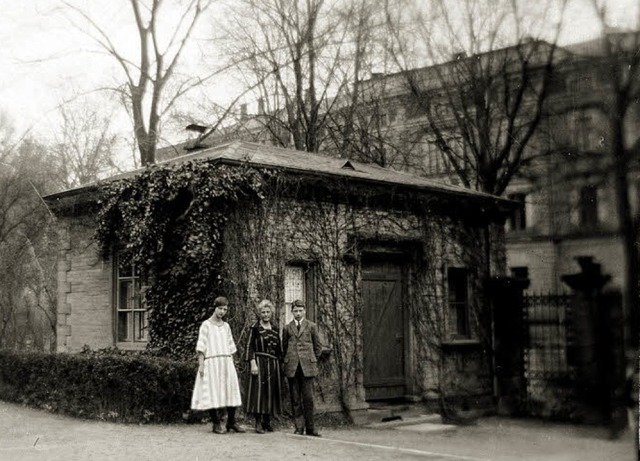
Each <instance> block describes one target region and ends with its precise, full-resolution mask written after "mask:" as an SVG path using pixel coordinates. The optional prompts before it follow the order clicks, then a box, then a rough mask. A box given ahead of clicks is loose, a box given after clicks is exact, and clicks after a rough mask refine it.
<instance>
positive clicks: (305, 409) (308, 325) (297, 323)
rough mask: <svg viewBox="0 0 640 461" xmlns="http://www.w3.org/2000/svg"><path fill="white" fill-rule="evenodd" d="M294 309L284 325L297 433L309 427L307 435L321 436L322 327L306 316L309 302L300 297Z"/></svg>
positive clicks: (292, 406)
mask: <svg viewBox="0 0 640 461" xmlns="http://www.w3.org/2000/svg"><path fill="white" fill-rule="evenodd" d="M291 313H292V314H293V321H291V322H290V323H289V324H288V325H286V326H285V327H284V332H283V334H282V347H283V350H284V373H285V375H286V376H287V379H288V381H289V392H290V393H291V408H292V410H293V417H294V422H295V426H296V430H295V433H296V434H304V433H305V431H306V434H307V435H310V436H314V437H320V434H319V433H318V432H317V431H316V429H315V426H314V423H313V379H314V378H315V377H316V376H317V375H318V358H319V357H320V355H321V354H322V345H321V343H320V337H319V336H318V327H317V326H316V324H315V323H313V322H310V321H309V320H307V319H305V306H304V303H303V302H302V301H300V300H299V299H298V300H295V301H294V302H293V303H292V304H291ZM303 424H304V426H303Z"/></svg>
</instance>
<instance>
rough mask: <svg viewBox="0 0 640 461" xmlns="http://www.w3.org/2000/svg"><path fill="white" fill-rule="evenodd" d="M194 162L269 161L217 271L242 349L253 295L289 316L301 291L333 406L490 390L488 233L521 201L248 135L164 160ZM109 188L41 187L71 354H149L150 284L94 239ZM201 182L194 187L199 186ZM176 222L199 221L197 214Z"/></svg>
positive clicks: (483, 396) (62, 339) (63, 345)
mask: <svg viewBox="0 0 640 461" xmlns="http://www.w3.org/2000/svg"><path fill="white" fill-rule="evenodd" d="M187 163H188V164H190V165H193V167H201V168H205V167H206V168H212V170H211V171H212V172H215V171H218V170H215V168H218V167H220V168H222V167H224V168H227V167H230V168H259V169H261V171H270V172H271V173H270V176H269V177H270V178H271V181H272V182H271V183H270V184H271V186H270V188H268V189H266V190H267V192H265V194H264V199H263V201H262V202H260V204H259V205H257V206H249V204H247V205H246V206H239V207H237V208H235V211H233V213H230V214H229V215H228V217H227V220H226V224H225V227H224V229H223V230H221V232H223V234H224V250H223V251H224V254H223V258H222V261H224V265H223V267H222V269H221V276H222V277H225V278H226V279H227V282H226V285H225V286H226V287H227V291H226V293H225V294H226V295H227V296H228V297H229V298H230V301H231V303H232V305H233V306H235V309H236V313H235V314H234V315H233V318H232V319H230V320H229V321H230V323H232V328H233V330H234V334H235V336H236V339H237V342H238V345H239V347H240V348H242V347H243V345H242V338H243V337H244V336H243V334H244V333H243V332H245V331H246V328H248V326H249V325H251V324H252V322H253V320H252V319H253V317H252V316H251V313H252V311H253V308H254V307H255V304H256V303H257V301H259V300H260V299H262V298H270V299H271V300H272V301H273V302H274V304H275V305H276V306H277V312H276V318H277V319H278V321H279V323H280V325H283V324H284V323H286V322H287V321H289V320H290V318H291V314H290V311H289V309H288V306H289V305H290V303H291V302H292V301H293V300H294V299H303V300H305V301H306V304H307V312H308V315H309V317H310V318H311V319H312V320H314V321H316V322H317V323H318V324H319V325H320V329H321V331H322V333H323V335H324V338H325V343H326V344H325V346H326V348H327V350H329V351H330V359H329V360H328V361H327V362H326V363H324V364H322V365H321V369H322V370H323V371H322V376H321V378H320V380H319V381H318V392H319V394H320V400H321V402H322V405H323V407H324V408H325V409H339V408H343V409H344V408H345V407H346V408H349V409H357V408H362V407H363V406H366V405H367V402H370V401H375V400H380V399H384V400H388V399H397V398H412V399H433V400H436V401H437V400H438V399H439V398H446V399H453V400H455V401H463V402H464V403H465V404H466V405H469V406H474V405H481V404H487V403H488V402H489V401H490V400H491V395H492V391H493V390H492V377H491V365H490V363H491V359H490V357H489V355H488V352H487V347H486V343H485V342H484V341H486V340H487V338H488V337H490V335H487V334H486V331H485V330H484V326H486V319H487V318H488V317H487V316H486V315H487V312H488V311H487V309H488V304H487V300H486V299H485V297H484V296H482V295H481V293H482V284H483V281H484V280H485V279H486V276H487V271H488V265H491V266H492V270H493V272H496V273H504V260H505V259H504V242H503V241H502V240H501V239H499V238H498V239H495V241H494V244H493V245H492V248H493V253H492V255H493V256H492V257H491V260H490V261H487V260H485V259H484V258H485V257H486V254H485V252H484V250H483V242H484V240H483V238H482V236H483V235H484V233H485V232H486V231H487V228H488V227H489V226H491V225H493V224H496V223H497V224H498V225H501V223H502V222H503V221H504V219H505V218H506V216H507V215H508V214H509V212H510V209H511V208H510V206H511V204H510V202H507V201H504V200H501V199H497V198H495V197H492V196H490V195H487V194H482V193H479V192H473V191H469V190H466V189H463V188H459V187H454V186H447V185H443V184H438V183H433V182H431V181H429V180H427V179H424V178H420V177H418V176H414V175H408V174H405V173H397V172H394V171H392V170H387V169H383V168H379V167H375V166H371V165H365V164H359V163H357V162H351V161H345V160H341V159H335V158H328V157H326V156H319V155H313V154H306V153H302V152H296V151H291V150H287V149H278V148H274V147H269V146H264V145H259V144H252V143H241V142H236V143H232V144H229V145H225V146H220V147H217V148H210V149H201V150H199V151H196V152H192V153H191V154H189V155H187V156H185V157H181V158H177V159H174V160H171V161H170V162H167V163H166V164H159V165H158V166H157V167H154V168H157V169H159V170H160V171H161V173H162V177H167V176H166V175H168V174H171V171H172V168H180V165H184V164H187ZM207 171H208V170H207ZM140 173H142V172H134V173H132V174H130V175H126V176H127V178H132V177H133V178H135V177H136V175H138V174H140ZM145 174H151V175H153V171H151V172H147V173H145ZM274 178H277V180H275V179H274ZM120 179H121V180H122V179H125V178H120ZM112 181H118V178H114V179H112ZM98 187H99V186H90V187H83V188H80V189H75V190H70V191H65V192H62V193H59V194H54V195H52V196H49V197H46V198H45V199H46V200H47V202H48V203H49V204H50V205H51V206H52V208H53V209H54V210H55V211H56V214H57V217H58V225H59V227H60V235H61V251H60V255H59V261H58V287H59V294H58V351H61V352H77V351H80V350H81V349H82V348H84V347H89V348H92V349H100V348H110V347H117V348H119V349H125V350H142V349H145V348H147V347H148V345H149V344H150V343H149V341H150V337H152V336H153V330H151V331H150V328H151V327H150V325H151V323H150V322H149V317H148V316H149V315H150V314H149V306H147V305H145V298H144V296H143V294H144V292H145V290H147V289H149V285H150V284H152V283H153V282H146V281H145V279H144V277H143V276H142V274H140V273H139V272H138V271H137V269H136V267H135V265H132V264H131V263H127V262H123V261H125V260H124V259H123V260H122V261H121V260H120V259H119V253H118V251H112V252H111V253H110V254H109V255H108V256H107V257H103V256H101V254H100V251H99V245H98V243H97V242H96V240H95V238H94V234H95V228H96V224H97V223H96V210H97V208H96V207H97V204H96V198H97V196H96V195H95V194H96V193H97V192H98ZM192 189H193V190H192V192H193V193H194V197H195V196H200V197H201V198H202V197H203V196H202V195H200V194H202V193H204V192H203V191H200V190H197V189H195V188H193V187H192ZM198 203H201V202H198ZM189 209H191V208H190V207H188V208H187V210H189ZM180 219H195V218H192V217H191V215H190V214H189V213H188V212H187V213H186V214H182V216H181V217H180ZM176 223H177V221H176ZM177 225H178V224H176V226H177ZM167 232H171V230H170V229H169V230H168V231H167ZM175 238H177V239H179V238H180V234H176V235H175ZM167 258H170V256H167ZM167 258H163V261H164V264H166V265H167V266H168V267H170V266H171V260H168V259H167ZM223 274H224V275H223ZM163 276H164V275H162V273H160V274H159V275H157V276H156V278H155V280H156V283H157V280H158V278H157V277H163ZM206 310H207V309H206V306H205V307H204V308H203V312H202V318H206V317H207V316H208V315H209V312H205V311H206ZM192 329H193V331H190V330H188V331H185V332H181V334H180V335H179V336H181V337H187V338H188V337H190V336H193V335H194V334H195V333H194V332H195V331H196V330H197V324H196V322H194V325H193V328H192ZM453 400H452V401H453Z"/></svg>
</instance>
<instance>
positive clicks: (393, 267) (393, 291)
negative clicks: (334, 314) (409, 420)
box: [362, 258, 407, 400]
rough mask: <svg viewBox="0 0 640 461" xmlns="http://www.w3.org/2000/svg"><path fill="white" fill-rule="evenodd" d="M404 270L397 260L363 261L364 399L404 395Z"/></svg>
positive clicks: (378, 259)
mask: <svg viewBox="0 0 640 461" xmlns="http://www.w3.org/2000/svg"><path fill="white" fill-rule="evenodd" d="M403 287H404V283H403V270H402V265H401V264H400V263H399V262H397V261H392V260H384V259H381V258H375V259H369V260H365V261H363V265H362V298H363V329H364V331H363V335H364V338H363V346H364V357H363V360H364V387H365V394H366V399H367V400H383V399H394V398H398V397H403V396H404V395H406V371H405V363H406V357H405V350H406V330H407V328H406V318H405V313H404V309H403V299H404V293H403Z"/></svg>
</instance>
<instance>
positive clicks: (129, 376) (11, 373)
mask: <svg viewBox="0 0 640 461" xmlns="http://www.w3.org/2000/svg"><path fill="white" fill-rule="evenodd" d="M196 368H197V366H196V363H195V362H188V363H186V362H178V361H173V360H169V359H164V358H158V357H152V356H146V355H131V354H123V353H85V354H46V353H37V352H28V353H27V352H14V351H7V350H0V399H2V400H6V401H10V402H18V403H23V404H26V405H30V406H35V407H39V408H45V409H47V410H49V411H53V412H59V413H64V414H68V415H72V416H77V417H83V418H92V419H104V420H112V421H121V422H139V423H142V422H176V421H180V420H182V419H183V415H184V414H185V412H187V411H188V409H189V406H190V400H191V391H192V389H193V383H194V378H195V375H196V372H197V370H196Z"/></svg>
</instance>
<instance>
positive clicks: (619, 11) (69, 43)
mask: <svg viewBox="0 0 640 461" xmlns="http://www.w3.org/2000/svg"><path fill="white" fill-rule="evenodd" d="M74 1H75V0H74ZM77 1H78V2H79V3H80V4H84V5H85V7H86V6H87V5H88V8H89V10H90V11H91V13H92V14H95V16H96V17H98V18H100V19H101V20H102V21H103V22H104V23H105V24H111V25H112V26H113V27H117V25H118V24H120V23H121V22H122V21H123V20H125V18H127V19H128V18H130V16H131V13H130V8H129V5H128V2H127V1H124V0H109V1H105V0H77ZM638 1H639V0H612V1H611V5H612V8H614V9H615V11H613V12H612V13H613V16H612V17H613V18H614V19H615V20H616V24H617V25H621V24H624V21H625V20H628V19H629V18H630V17H632V16H634V15H633V14H632V13H633V8H632V5H636V4H637V3H638ZM56 5H60V2H58V1H57V0H0V43H2V46H0V69H2V71H1V72H0V110H2V111H4V112H6V113H8V114H9V116H10V117H11V118H12V119H13V120H14V124H15V125H16V128H17V129H18V130H19V131H20V130H25V129H27V128H29V127H35V130H34V131H33V132H34V133H38V135H40V134H42V135H44V136H47V133H50V131H51V130H52V127H54V126H55V120H56V114H55V108H56V106H57V105H58V104H59V103H60V102H61V101H63V100H64V99H65V98H66V97H68V95H69V94H70V93H71V90H72V89H74V88H76V89H78V88H82V87H84V88H85V89H86V88H91V87H93V86H96V85H99V84H100V82H104V81H105V76H113V75H114V71H113V69H112V67H111V66H112V65H113V62H112V61H111V60H108V59H104V57H102V56H100V55H98V54H96V53H95V52H92V51H91V50H95V46H94V45H93V44H92V43H91V41H90V39H89V37H88V36H87V35H85V34H83V33H82V32H81V31H79V30H78V29H77V28H76V27H73V26H72V25H71V24H70V23H69V21H68V20H66V19H65V15H64V14H62V12H61V11H60V10H59V9H57V7H56ZM590 5H591V0H571V6H570V8H569V10H568V12H567V20H566V23H565V26H564V32H563V34H562V37H561V42H562V43H565V44H566V43H572V42H579V41H583V40H587V39H589V38H593V37H595V36H596V35H597V34H598V33H599V31H600V28H599V25H598V22H597V21H596V20H595V18H594V16H593V14H592V10H591V7H590ZM124 33H125V32H124V31H122V30H118V33H117V34H115V35H116V36H117V37H118V38H119V39H120V40H122V41H123V43H126V42H127V40H129V39H132V37H127V36H126V35H124ZM132 41H133V40H132ZM198 59H199V54H198V52H197V51H193V52H192V54H190V55H189V54H188V55H186V56H185V60H186V61H191V63H192V65H195V63H197V62H198ZM111 78H112V77H111ZM221 97H222V96H221Z"/></svg>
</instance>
